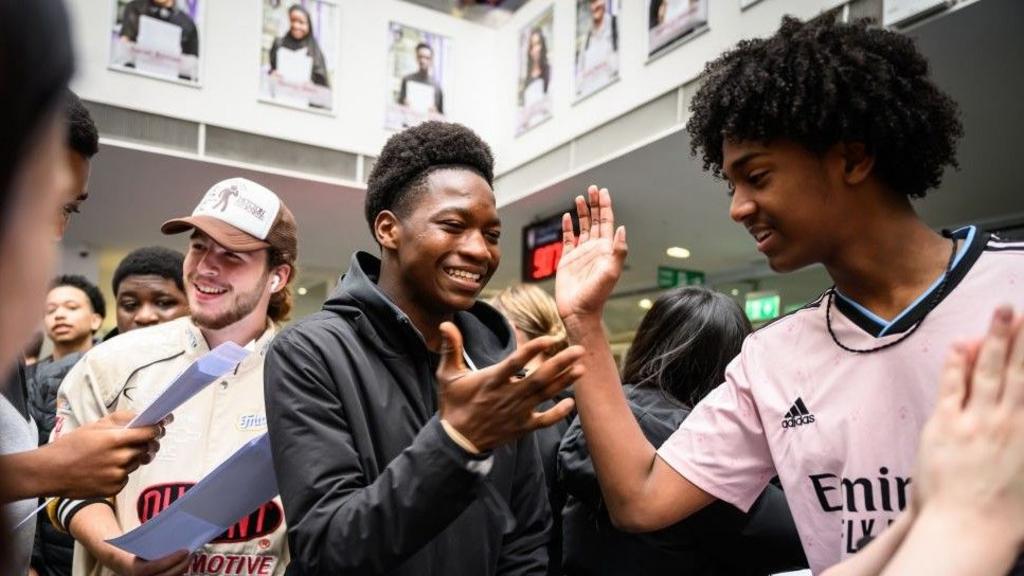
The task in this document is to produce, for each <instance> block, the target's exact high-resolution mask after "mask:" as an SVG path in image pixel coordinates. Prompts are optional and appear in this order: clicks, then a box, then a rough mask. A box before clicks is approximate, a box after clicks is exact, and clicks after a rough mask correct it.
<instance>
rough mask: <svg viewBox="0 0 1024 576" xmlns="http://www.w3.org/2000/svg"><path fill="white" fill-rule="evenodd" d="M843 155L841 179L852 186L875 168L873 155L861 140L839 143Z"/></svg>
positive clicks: (860, 181) (863, 179)
mask: <svg viewBox="0 0 1024 576" xmlns="http://www.w3.org/2000/svg"><path fill="white" fill-rule="evenodd" d="M840 146H841V148H840V153H841V154H842V157H843V180H844V181H845V182H846V184H848V185H851V186H854V185H857V184H861V183H863V182H864V181H865V180H867V178H868V176H870V175H871V172H872V170H874V168H875V157H874V155H873V154H870V153H869V152H868V149H867V146H865V145H864V143H863V142H847V143H844V144H840Z"/></svg>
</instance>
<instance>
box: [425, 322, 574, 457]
mask: <svg viewBox="0 0 1024 576" xmlns="http://www.w3.org/2000/svg"><path fill="white" fill-rule="evenodd" d="M441 335H442V337H443V339H444V345H443V349H442V351H441V363H440V364H439V365H438V367H437V382H438V390H439V395H440V411H439V412H440V416H441V418H442V419H443V420H445V421H446V422H447V423H448V424H450V425H451V426H452V427H453V428H454V429H455V430H456V431H457V432H458V433H459V434H461V435H462V436H464V437H465V438H466V439H467V440H469V441H470V442H471V443H472V444H473V445H474V446H475V447H476V448H477V449H479V450H481V451H487V450H490V449H492V448H494V447H495V446H497V445H499V444H502V443H505V442H509V441H512V440H515V439H517V438H519V437H520V436H523V435H524V434H526V433H528V432H531V431H533V430H536V429H537V428H544V427H547V426H550V425H552V424H554V423H555V422H558V421H559V420H561V419H563V418H565V417H566V416H568V415H569V413H570V412H572V408H573V400H572V399H571V398H566V399H564V400H562V401H560V402H559V403H558V404H556V405H555V406H554V407H552V408H550V409H548V410H545V411H544V412H537V411H536V409H537V405H539V404H540V403H541V402H543V401H544V400H548V399H550V398H552V397H554V396H555V394H557V393H558V392H560V391H562V390H564V389H565V388H567V387H568V386H569V385H570V384H572V383H573V382H574V381H576V380H577V379H578V378H579V377H580V376H582V375H583V366H582V364H579V360H580V358H581V357H582V356H583V348H582V347H580V346H570V347H568V348H566V349H565V350H562V351H561V352H559V353H558V354H556V355H554V356H552V357H551V358H549V359H547V360H545V361H544V363H543V364H541V365H540V367H538V368H537V369H536V370H534V371H533V372H531V373H530V374H529V375H528V376H526V377H525V378H517V377H516V375H517V374H518V373H519V371H520V370H522V369H523V367H524V366H526V364H527V363H528V362H529V361H530V360H531V359H533V357H534V356H536V355H538V354H541V353H543V351H544V350H546V349H548V348H549V347H550V346H551V345H552V344H554V343H555V339H554V338H550V337H543V338H535V339H533V340H530V341H529V342H527V343H526V344H524V345H523V346H522V347H521V348H519V349H518V350H516V351H515V352H513V353H512V354H511V355H510V356H509V357H508V358H505V359H504V360H503V361H501V362H499V363H497V364H495V365H493V366H489V367H487V368H484V369H482V370H477V371H471V370H470V369H469V368H468V367H466V364H465V361H464V359H463V355H462V350H463V348H462V334H461V333H460V332H459V329H458V328H456V327H455V324H452V323H451V322H445V323H443V324H441Z"/></svg>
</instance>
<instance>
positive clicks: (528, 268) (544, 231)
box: [522, 214, 576, 282]
mask: <svg viewBox="0 0 1024 576" xmlns="http://www.w3.org/2000/svg"><path fill="white" fill-rule="evenodd" d="M573 225H574V227H575V226H576V223H575V221H574V222H573ZM561 258H562V215H561V214H558V215H557V216H551V217H550V218H545V219H544V220H541V221H539V222H537V223H535V224H531V225H529V226H527V227H525V228H523V276H522V277H523V282H540V281H541V280H547V279H548V278H553V277H554V276H555V271H556V270H557V269H558V261H559V260H560V259H561Z"/></svg>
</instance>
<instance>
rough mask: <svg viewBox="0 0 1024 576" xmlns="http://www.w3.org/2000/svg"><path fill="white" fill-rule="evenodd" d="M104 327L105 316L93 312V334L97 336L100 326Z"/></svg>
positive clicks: (90, 326)
mask: <svg viewBox="0 0 1024 576" xmlns="http://www.w3.org/2000/svg"><path fill="white" fill-rule="evenodd" d="M102 325H103V316H100V315H99V314H97V313H96V312H93V313H92V321H91V322H89V329H90V330H92V333H93V334H95V333H96V331H97V330H99V329H100V326H102Z"/></svg>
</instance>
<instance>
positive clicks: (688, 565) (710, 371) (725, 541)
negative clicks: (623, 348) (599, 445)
mask: <svg viewBox="0 0 1024 576" xmlns="http://www.w3.org/2000/svg"><path fill="white" fill-rule="evenodd" d="M749 333H750V322H749V321H748V320H747V318H746V316H745V315H744V314H743V311H742V310H740V307H739V306H737V305H736V303H735V302H733V301H732V299H730V298H729V297H728V296H726V295H724V294H719V293H717V292H713V291H711V290H708V289H706V288H697V287H689V288H679V289H676V290H673V291H671V292H667V293H665V294H663V295H662V296H661V297H660V298H658V299H657V300H656V301H655V302H654V306H653V307H652V308H651V310H650V311H649V312H648V313H647V314H646V315H645V316H644V318H643V320H642V321H641V322H640V327H639V328H638V329H637V332H636V337H635V339H634V340H633V345H632V347H630V349H629V353H628V354H627V356H626V362H625V366H623V369H622V381H623V382H624V383H625V391H626V399H627V401H628V402H629V407H630V409H631V410H632V412H633V415H634V416H635V417H636V419H637V422H639V424H640V428H641V429H642V430H643V432H644V435H645V436H647V439H648V440H650V442H651V444H653V445H654V446H659V445H661V443H662V442H664V441H665V440H666V439H667V438H668V437H669V436H670V435H671V434H672V432H674V431H675V430H676V428H678V427H679V423H680V422H682V421H683V420H684V419H686V417H687V416H688V415H689V413H690V410H691V409H692V408H693V406H694V405H695V404H696V403H697V402H699V401H700V399H701V398H703V397H704V396H706V395H707V393H708V392H710V391H711V390H712V389H714V388H715V387H716V386H718V384H719V383H720V382H721V381H722V378H723V374H724V373H725V367H726V365H728V364H729V362H730V361H731V360H732V359H733V358H734V357H735V356H736V355H737V354H738V353H739V351H740V346H741V345H742V343H743V339H744V338H745V337H746V336H747V334H749ZM558 458H559V459H558V463H559V476H560V478H561V482H562V484H563V487H564V489H565V490H566V492H568V502H567V503H566V506H565V509H564V512H563V526H564V528H563V534H564V536H565V542H564V547H565V556H564V558H565V566H564V567H565V573H566V574H567V575H569V576H582V575H597V574H601V575H606V574H607V575H615V574H624V575H625V574H644V575H647V576H659V575H662V574H664V575H669V574H673V575H674V574H689V575H693V576H712V575H730V576H731V575H741V574H742V575H755V574H770V573H774V572H781V571H784V570H792V569H796V568H799V567H804V566H806V565H807V560H806V558H804V553H803V549H802V548H801V546H800V539H799V538H798V536H797V532H796V526H795V525H794V524H793V517H792V515H790V512H789V507H788V506H787V505H786V498H785V495H783V493H782V490H780V489H779V488H777V487H776V486H775V485H774V484H769V485H768V487H767V488H766V489H765V491H764V492H763V493H762V494H761V497H760V498H758V500H757V502H756V503H755V504H754V506H753V507H752V508H751V510H750V513H748V514H744V513H743V512H740V511H739V510H738V509H736V508H735V507H733V506H731V505H729V504H726V503H725V502H717V503H715V504H712V505H711V506H708V507H707V508H706V509H704V510H702V511H700V512H698V513H697V514H695V515H694V516H693V517H692V518H689V519H687V520H683V521H681V522H679V523H677V524H675V525H673V526H670V527H668V528H665V529H662V530H660V531H658V532H653V533H650V534H632V533H628V532H623V531H621V530H619V529H617V528H616V527H615V526H614V525H613V524H612V521H611V519H610V518H609V516H608V510H607V508H606V507H605V505H604V500H603V499H602V497H601V487H600V486H599V484H598V481H597V476H596V475H595V473H594V464H593V462H592V461H591V460H590V453H589V451H588V450H587V439H586V437H585V436H584V435H583V428H582V427H581V426H580V421H579V418H577V419H576V420H575V421H574V422H573V424H572V426H570V427H569V431H568V432H566V434H565V437H564V438H563V439H562V446H561V448H560V449H559V453H558Z"/></svg>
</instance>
